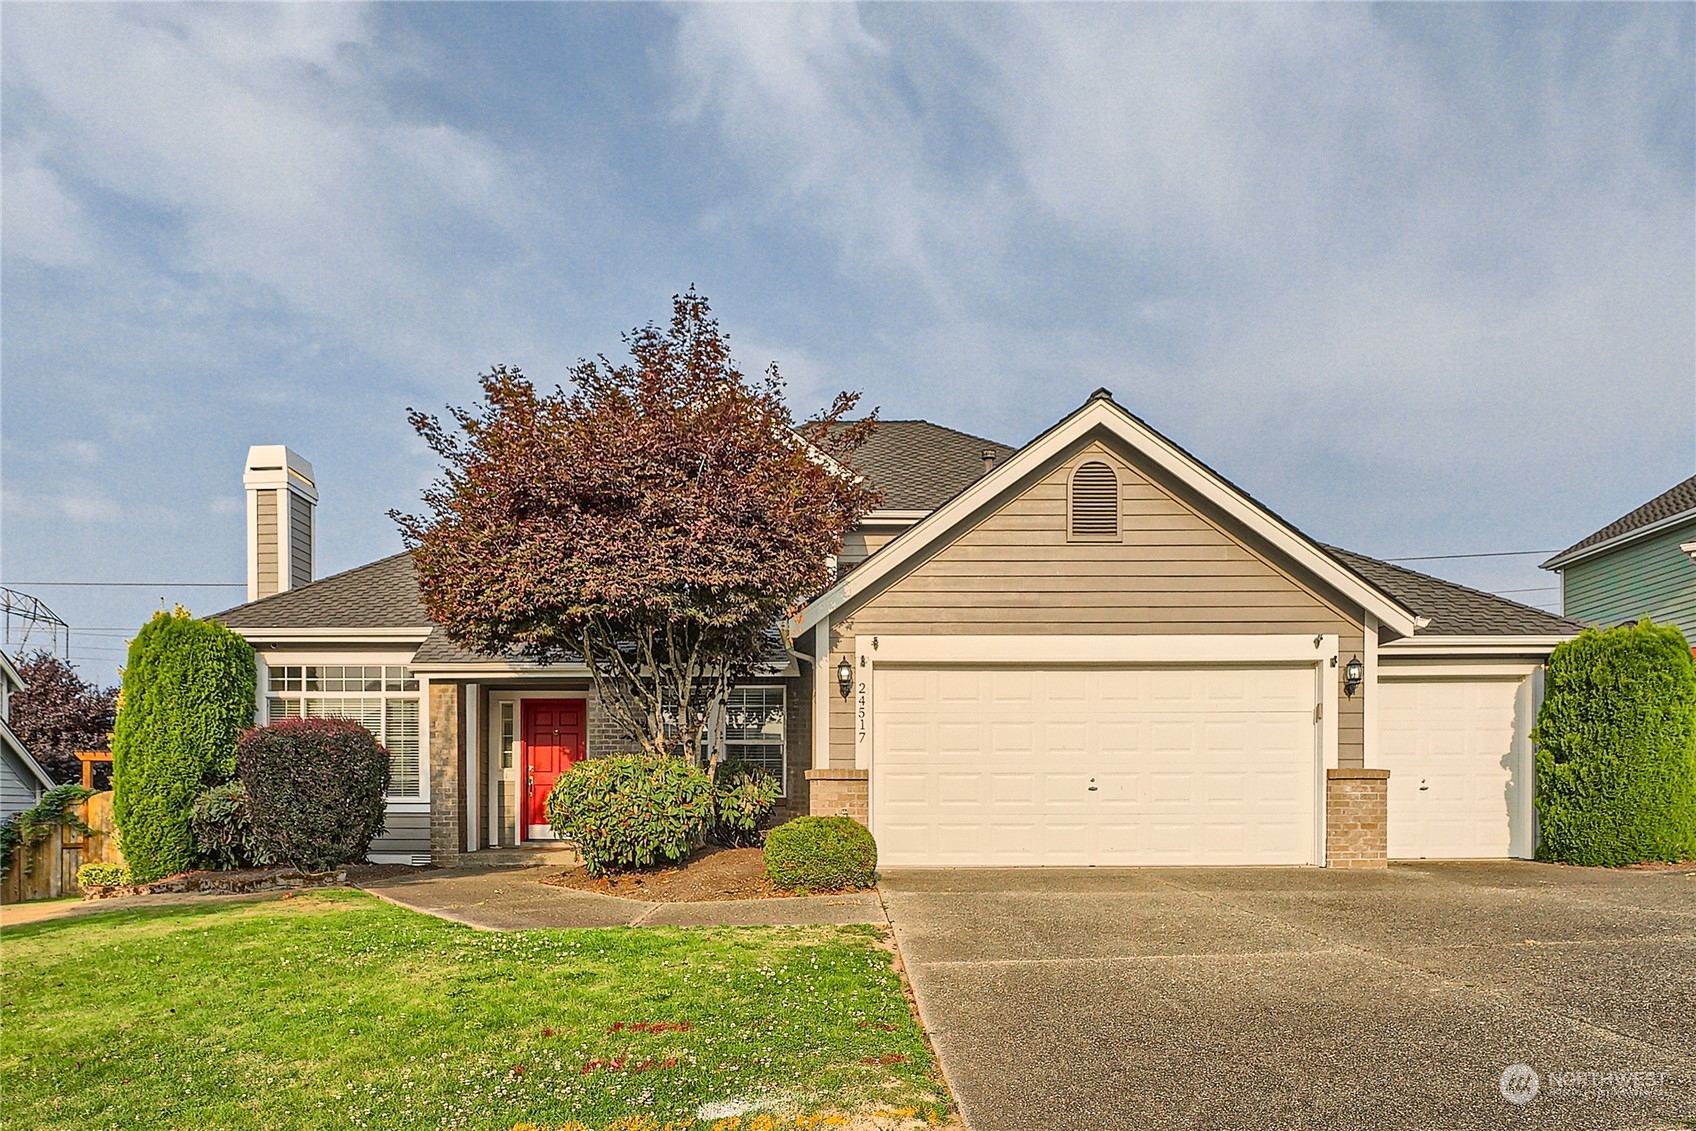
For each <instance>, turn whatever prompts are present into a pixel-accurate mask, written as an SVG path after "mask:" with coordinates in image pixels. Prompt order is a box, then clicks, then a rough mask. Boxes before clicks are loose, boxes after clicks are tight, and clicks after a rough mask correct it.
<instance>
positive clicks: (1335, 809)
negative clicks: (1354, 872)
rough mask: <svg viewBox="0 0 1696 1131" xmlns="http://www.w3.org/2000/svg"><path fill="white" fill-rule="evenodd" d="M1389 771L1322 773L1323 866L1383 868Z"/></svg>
mask: <svg viewBox="0 0 1696 1131" xmlns="http://www.w3.org/2000/svg"><path fill="white" fill-rule="evenodd" d="M1389 786H1390V771H1389V770H1363V769H1358V768H1353V769H1338V770H1327V771H1325V864H1326V866H1327V867H1331V868H1382V867H1384V865H1385V862H1386V858H1387V857H1388V852H1387V851H1386V845H1387V836H1388V826H1389V805H1388V801H1389Z"/></svg>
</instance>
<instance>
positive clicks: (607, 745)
mask: <svg viewBox="0 0 1696 1131" xmlns="http://www.w3.org/2000/svg"><path fill="white" fill-rule="evenodd" d="M587 710H588V726H589V733H588V736H587V741H586V745H587V747H588V749H587V750H586V751H585V753H586V755H587V756H588V757H590V758H605V757H606V756H607V755H608V754H628V753H630V752H631V751H632V750H636V749H638V747H637V745H636V740H635V739H634V738H633V737H631V734H630V732H629V731H627V730H625V729H624V728H623V727H621V726H619V725H618V724H617V723H616V722H614V721H613V718H612V715H610V714H608V713H607V712H606V711H605V710H604V709H602V707H601V697H600V696H599V695H596V694H595V692H594V690H593V689H591V690H590V691H589V704H588V708H587Z"/></svg>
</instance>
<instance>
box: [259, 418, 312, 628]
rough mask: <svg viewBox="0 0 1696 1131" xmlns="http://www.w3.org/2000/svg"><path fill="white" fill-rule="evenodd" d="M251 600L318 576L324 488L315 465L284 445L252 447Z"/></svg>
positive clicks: (267, 595)
mask: <svg viewBox="0 0 1696 1131" xmlns="http://www.w3.org/2000/svg"><path fill="white" fill-rule="evenodd" d="M241 481H242V482H243V483H244V484H246V486H247V599H248V600H249V601H257V600H259V598H261V597H269V596H270V595H271V594H273V593H281V592H282V591H283V590H285V589H293V588H295V587H296V586H299V585H305V584H306V583H307V582H308V581H311V580H312V571H313V567H314V564H315V560H314V558H313V546H314V544H315V543H316V542H317V540H318V538H317V535H318V487H317V485H316V483H315V482H314V481H313V478H312V465H311V464H310V463H307V462H306V460H305V458H304V457H302V456H301V455H300V454H299V453H298V452H294V451H290V450H289V449H288V448H286V447H284V446H283V445H282V444H258V445H255V446H254V447H251V448H249V449H247V473H246V474H245V475H243V476H242V480H241Z"/></svg>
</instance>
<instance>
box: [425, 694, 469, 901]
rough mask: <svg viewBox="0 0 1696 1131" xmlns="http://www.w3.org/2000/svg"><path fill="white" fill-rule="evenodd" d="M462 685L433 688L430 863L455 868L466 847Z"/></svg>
mask: <svg viewBox="0 0 1696 1131" xmlns="http://www.w3.org/2000/svg"><path fill="white" fill-rule="evenodd" d="M460 691H461V685H460V684H457V683H432V684H431V685H430V859H431V861H432V862H433V863H436V864H440V865H443V866H445V867H452V866H453V865H454V864H456V863H458V862H459V854H460V852H461V851H463V848H464V844H465V828H464V823H463V822H462V821H461V816H462V814H461V813H460V809H461V798H460V783H461V781H462V777H463V775H462V774H461V767H463V766H464V765H465V734H464V728H463V727H462V726H461V719H462V717H463V714H462V713H463V711H464V706H463V704H461V702H460V699H461V694H460Z"/></svg>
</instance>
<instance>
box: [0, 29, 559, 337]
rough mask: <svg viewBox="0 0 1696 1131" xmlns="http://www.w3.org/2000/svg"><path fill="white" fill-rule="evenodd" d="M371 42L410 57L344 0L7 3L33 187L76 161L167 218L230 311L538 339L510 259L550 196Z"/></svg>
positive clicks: (187, 269)
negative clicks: (393, 86)
mask: <svg viewBox="0 0 1696 1131" xmlns="http://www.w3.org/2000/svg"><path fill="white" fill-rule="evenodd" d="M377 57H380V58H381V60H382V66H383V67H384V68H386V69H387V70H386V71H385V73H389V72H392V71H393V70H394V69H395V68H402V69H404V68H405V67H406V66H407V65H408V64H409V61H408V60H407V59H406V58H404V57H401V58H398V59H397V58H396V57H395V54H394V51H393V48H392V46H391V45H389V44H385V43H381V42H379V41H378V38H377V35H376V32H375V31H374V30H373V28H372V26H371V24H370V22H369V19H368V12H367V10H365V9H362V8H356V7H353V6H350V5H341V6H329V7H323V6H309V5H251V6H233V7H225V8H194V9H182V8H168V7H141V8H107V7H93V6H86V7H84V6H73V5H65V6H43V7H36V8H20V9H17V10H15V11H9V12H8V13H7V35H6V41H5V65H6V81H7V86H8V88H9V90H8V97H9V98H12V99H15V100H16V101H17V102H19V103H20V104H22V105H24V106H26V107H27V110H25V111H22V113H23V114H24V115H25V116H27V119H28V120H29V121H30V122H31V124H32V126H33V128H34V135H35V136H37V137H51V139H52V142H51V144H47V143H45V142H42V143H40V145H39V147H38V155H39V156H38V163H36V164H35V165H33V167H31V168H27V169H26V170H25V171H24V173H23V174H22V176H23V178H24V180H23V191H25V192H34V193H35V194H36V195H38V196H40V195H44V194H45V192H46V189H47V188H48V187H50V186H51V185H52V184H54V183H56V181H55V178H56V177H62V176H63V175H65V174H70V175H74V176H75V177H77V178H78V179H79V180H81V181H84V182H87V183H89V184H90V185H93V186H95V187H97V188H98V189H99V190H100V191H102V192H104V193H108V194H113V195H115V196H116V197H119V198H122V199H125V200H128V201H130V202H132V203H133V204H134V205H137V206H139V207H140V208H142V209H144V210H146V212H147V214H149V215H151V216H153V217H157V218H158V221H159V223H160V224H161V227H162V228H163V230H164V232H165V235H163V236H162V237H161V238H160V239H159V241H158V243H157V246H156V247H155V248H154V249H153V251H154V252H155V253H156V254H157V255H159V256H160V257H161V258H163V260H164V261H165V262H166V263H168V264H169V265H170V266H171V267H172V268H173V269H174V271H175V272H176V273H177V275H178V277H179V279H181V280H184V281H188V280H193V281H195V284H194V285H196V286H197V288H198V292H199V294H200V295H201V296H203V297H204V299H205V301H207V302H208V303H209V305H210V306H211V307H213V308H215V309H218V310H220V311H222V310H227V309H229V308H230V307H232V306H237V305H241V304H254V303H269V302H279V303H281V304H282V305H283V307H284V308H285V309H287V310H289V311H290V312H291V313H293V314H295V315H297V316H300V317H303V318H306V319H308V320H310V321H311V322H313V323H314V324H316V325H318V326H320V327H324V328H333V329H334V331H335V332H337V333H338V334H339V336H340V337H341V338H342V340H343V342H344V343H346V345H348V346H351V347H352V348H355V349H359V350H368V351H370V352H372V353H374V354H375V353H383V354H386V355H387V356H390V357H396V356H398V357H399V358H402V359H405V360H408V361H410V362H412V363H414V364H419V365H425V366H427V365H429V364H431V363H432V362H436V361H439V359H440V358H441V356H442V355H443V353H444V352H447V353H451V352H452V350H453V349H454V347H455V346H457V345H458V343H459V342H461V341H462V340H464V339H465V338H467V337H478V338H481V337H482V336H484V335H486V334H488V333H490V332H491V331H493V332H496V333H500V332H501V331H500V330H499V329H497V328H498V327H502V326H504V327H506V330H505V336H506V337H507V338H508V339H509V340H511V339H519V340H524V339H527V338H528V337H529V336H530V331H529V330H528V328H527V327H525V326H524V325H523V323H522V316H520V317H519V318H518V319H515V318H514V313H513V312H511V311H509V310H508V309H505V308H503V305H502V303H501V300H502V299H503V298H505V297H507V294H506V291H507V288H506V287H505V286H503V285H502V284H501V282H500V279H499V275H498V268H497V265H498V261H499V253H500V251H501V250H503V249H506V248H510V247H511V245H512V244H513V242H514V241H517V240H519V239H520V237H521V235H522V232H523V231H524V229H525V227H526V225H527V224H528V223H530V222H531V221H532V220H533V219H534V217H535V216H536V215H537V214H538V209H539V204H538V201H537V199H536V197H535V195H534V193H535V186H534V185H533V184H532V183H531V181H530V178H529V176H528V174H527V173H525V172H524V171H523V170H521V169H520V168H519V167H517V166H516V165H515V164H514V162H513V161H511V160H510V159H509V158H508V156H507V155H506V154H504V153H503V152H502V151H500V150H499V149H498V148H496V147H495V146H493V145H491V144H490V143H489V142H488V141H487V140H486V139H484V138H482V137H479V136H477V135H473V134H470V133H467V132H465V131H462V130H459V129H456V128H453V127H451V126H449V125H445V124H443V123H441V122H439V121H414V120H409V119H408V118H406V117H404V116H402V115H401V114H400V113H398V112H397V111H396V110H394V109H392V108H391V107H390V106H389V105H388V104H387V101H386V96H385V94H384V91H383V88H382V84H381V82H380V78H381V77H382V76H380V75H377V74H375V73H373V67H374V66H375V65H376V64H374V63H373V61H372V60H373V59H374V58H377ZM69 59H76V60H78V61H79V62H78V65H77V66H74V67H70V66H66V65H65V62H66V60H69ZM12 191H13V188H12V185H11V182H10V180H9V181H8V185H7V192H8V200H7V209H6V211H7V215H8V218H9V219H8V223H9V224H10V223H11V219H10V218H11V217H12V216H14V215H15V214H16V213H18V211H19V209H18V204H19V202H18V201H16V200H14V199H13V198H11V196H10V194H11V192H12ZM62 200H63V198H62V197H61V201H62ZM555 203H559V202H555ZM57 207H58V210H59V212H60V213H62V214H63V215H65V216H67V217H73V216H75V215H76V214H77V211H78V209H77V206H76V205H75V203H74V202H71V203H61V204H59V205H58V206H57ZM49 215H51V211H49ZM67 222H68V221H67ZM44 223H45V221H35V222H34V226H40V225H42V224H44ZM63 226H64V224H61V225H60V227H63ZM138 230H139V229H138V228H137V227H136V226H135V224H134V220H133V218H127V219H126V227H125V229H124V235H125V237H126V238H127V239H128V240H129V241H131V242H133V241H134V240H135V238H136V236H137V232H138ZM8 235H9V236H10V229H9V230H8ZM47 239H48V237H45V236H39V235H38V236H32V244H33V245H39V244H41V243H43V242H47ZM82 242H83V243H84V244H86V242H87V237H86V236H84V237H83V239H82ZM64 243H65V244H66V246H70V247H76V246H79V245H78V244H77V242H76V241H74V240H70V239H66V240H65V241H64ZM8 250H10V248H9V249H8ZM26 250H27V248H26ZM82 254H83V255H84V256H85V257H86V252H84V253H82ZM450 262H451V263H453V264H454V265H455V266H457V267H458V268H459V271H457V272H456V271H454V270H447V269H444V268H446V266H447V264H448V263H450ZM127 266H128V267H129V269H130V270H132V271H134V272H135V273H136V274H137V275H138V276H144V277H151V276H153V275H155V274H156V273H157V266H156V264H155V263H152V262H134V263H130V264H128V265H127ZM480 284H481V285H480Z"/></svg>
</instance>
